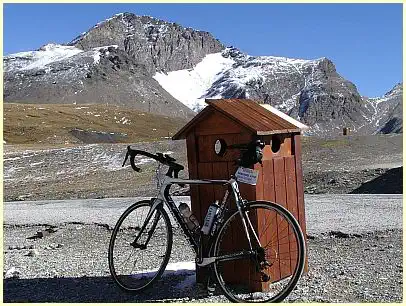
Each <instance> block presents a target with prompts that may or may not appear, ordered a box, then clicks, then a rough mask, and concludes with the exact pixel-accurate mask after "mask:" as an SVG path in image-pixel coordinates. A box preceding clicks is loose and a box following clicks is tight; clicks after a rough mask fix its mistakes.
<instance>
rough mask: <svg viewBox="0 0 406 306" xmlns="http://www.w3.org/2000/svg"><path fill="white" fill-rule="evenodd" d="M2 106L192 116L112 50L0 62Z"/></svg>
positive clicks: (61, 49) (54, 51)
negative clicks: (109, 107)
mask: <svg viewBox="0 0 406 306" xmlns="http://www.w3.org/2000/svg"><path fill="white" fill-rule="evenodd" d="M4 64H5V65H4V67H5V73H4V101H5V102H17V103H53V104H58V103H69V104H72V103H74V104H83V103H98V104H114V105H121V106H125V107H130V108H136V109H139V110H142V111H148V112H152V113H156V114H166V115H170V116H173V117H176V116H180V117H191V116H193V114H194V113H193V112H192V111H191V110H190V109H188V108H187V107H185V106H184V105H183V104H182V103H180V102H179V101H177V100H176V99H174V98H173V97H172V96H171V95H170V94H168V93H167V92H166V91H165V90H163V89H162V87H161V86H160V85H159V84H158V82H156V81H155V80H154V79H152V78H151V76H150V74H149V73H148V71H147V69H146V68H145V66H144V65H143V64H141V63H139V62H136V61H135V60H134V59H133V58H131V57H130V56H129V55H128V54H127V53H126V52H125V51H123V50H120V49H118V48H117V46H105V47H100V48H93V49H92V50H89V51H83V50H81V49H78V48H76V47H70V46H61V45H54V44H49V45H46V46H43V47H42V48H41V49H40V50H38V51H30V52H21V53H17V54H13V55H9V56H6V57H5V58H4Z"/></svg>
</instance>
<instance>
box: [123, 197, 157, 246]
mask: <svg viewBox="0 0 406 306" xmlns="http://www.w3.org/2000/svg"><path fill="white" fill-rule="evenodd" d="M152 201H153V202H152ZM151 202H152V205H151V208H150V209H149V212H148V215H147V217H146V219H145V221H144V224H143V225H142V227H141V229H140V231H139V233H138V234H137V236H136V237H135V239H134V241H133V242H131V243H130V245H131V246H133V247H134V248H140V249H141V250H145V249H146V248H147V245H148V242H149V241H150V240H151V237H152V234H153V233H154V232H155V229H156V226H157V225H158V221H159V219H160V217H161V213H160V211H159V209H157V208H158V206H159V205H160V204H162V202H161V201H159V200H158V199H153V200H151ZM154 212H156V214H155V216H154ZM152 216H154V221H153V223H152V226H151V229H150V230H149V231H148V232H147V234H148V236H147V239H146V240H145V242H144V243H143V244H141V243H138V240H139V239H140V237H141V235H142V234H143V232H144V231H145V229H146V227H147V224H148V223H149V221H150V220H151V218H152Z"/></svg>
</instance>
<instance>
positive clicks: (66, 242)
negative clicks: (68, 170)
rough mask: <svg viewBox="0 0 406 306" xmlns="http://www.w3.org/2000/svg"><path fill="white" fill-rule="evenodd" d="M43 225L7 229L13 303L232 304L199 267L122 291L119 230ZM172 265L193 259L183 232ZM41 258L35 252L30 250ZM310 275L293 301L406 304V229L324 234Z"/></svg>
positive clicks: (314, 247) (8, 294) (312, 255)
mask: <svg viewBox="0 0 406 306" xmlns="http://www.w3.org/2000/svg"><path fill="white" fill-rule="evenodd" d="M42 229H43V227H41V226H38V227H31V226H30V227H25V226H6V227H5V228H4V235H5V241H4V245H5V257H4V269H5V271H8V270H9V269H11V267H15V268H16V269H17V270H18V271H19V272H20V276H19V278H15V279H13V278H7V279H5V280H4V287H3V288H4V301H5V302H150V301H178V302H192V301H194V302H225V301H227V300H226V299H225V298H224V296H221V295H217V293H216V294H215V295H211V296H208V295H207V294H206V293H205V291H204V290H202V287H201V286H198V285H197V284H196V282H195V273H194V271H193V270H184V271H181V273H179V271H177V273H174V272H173V273H170V272H169V273H167V274H166V275H165V276H164V277H163V278H162V280H160V281H159V282H157V283H156V284H155V285H154V286H153V287H152V288H151V289H149V290H148V291H146V292H143V293H141V294H138V295H129V294H126V293H124V292H122V291H121V290H120V289H119V288H118V287H117V286H116V285H115V284H114V283H113V281H112V279H111V277H110V275H109V270H108V264H107V253H106V249H107V245H108V241H109V237H110V234H111V231H110V230H108V229H106V228H103V227H100V226H95V225H80V224H66V225H63V226H60V227H58V231H57V232H56V233H54V234H51V235H50V236H48V237H45V238H42V239H38V240H36V241H28V240H27V239H26V237H29V236H32V235H33V234H35V232H36V231H39V230H42ZM175 237H176V239H175V242H174V248H173V253H172V258H171V262H184V261H193V260H194V255H193V253H192V250H191V249H190V248H187V247H185V245H186V244H187V242H186V241H185V240H184V238H183V237H182V236H181V235H175ZM34 250H35V255H33V256H28V255H27V254H29V253H30V252H31V253H33V252H34ZM308 253H309V272H308V273H307V275H305V276H303V277H302V279H301V280H300V281H299V284H298V286H297V288H296V289H295V290H294V291H293V292H292V293H291V295H290V296H289V297H288V299H287V301H294V302H401V301H402V293H403V291H402V287H403V285H402V284H403V283H402V279H403V276H402V270H403V266H402V231H401V230H387V231H383V232H374V233H368V234H362V235H357V237H347V238H338V237H336V236H333V235H320V236H317V237H314V238H312V239H310V240H309V241H308Z"/></svg>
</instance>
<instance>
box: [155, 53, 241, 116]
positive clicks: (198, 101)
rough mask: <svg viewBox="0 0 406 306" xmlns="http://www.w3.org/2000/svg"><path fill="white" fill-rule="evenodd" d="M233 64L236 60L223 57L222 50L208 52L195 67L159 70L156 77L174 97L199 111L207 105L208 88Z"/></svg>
mask: <svg viewBox="0 0 406 306" xmlns="http://www.w3.org/2000/svg"><path fill="white" fill-rule="evenodd" d="M233 64H234V60H232V59H230V58H225V57H223V56H222V54H221V52H220V53H214V54H208V55H206V56H205V57H204V59H203V60H202V61H201V62H200V63H198V64H197V65H196V66H195V67H194V68H193V69H183V70H177V71H171V72H169V73H165V72H159V73H156V74H155V76H154V79H155V80H157V81H158V83H159V84H160V85H161V86H162V87H163V88H164V89H165V90H166V91H167V92H169V93H170V94H171V95H172V96H173V97H174V98H176V99H178V100H179V101H181V102H182V103H183V104H185V105H186V106H188V107H189V108H190V109H193V110H194V111H198V110H199V109H201V108H203V107H204V106H205V105H206V104H205V103H204V98H205V94H206V92H207V90H208V89H209V88H210V87H211V86H212V84H213V83H214V82H215V81H217V79H218V78H220V77H221V76H222V75H223V73H224V71H227V70H229V69H230V68H232V66H233Z"/></svg>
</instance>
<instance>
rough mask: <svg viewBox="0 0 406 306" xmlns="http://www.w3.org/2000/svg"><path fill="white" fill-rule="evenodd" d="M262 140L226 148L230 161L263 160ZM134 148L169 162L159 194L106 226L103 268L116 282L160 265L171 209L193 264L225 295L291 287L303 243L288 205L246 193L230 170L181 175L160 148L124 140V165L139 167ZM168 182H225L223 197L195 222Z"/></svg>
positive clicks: (129, 283) (244, 296) (267, 295)
mask: <svg viewBox="0 0 406 306" xmlns="http://www.w3.org/2000/svg"><path fill="white" fill-rule="evenodd" d="M263 147H264V144H263V143H261V142H260V141H253V142H251V143H249V144H247V145H235V146H234V147H233V146H229V147H228V148H234V149H235V148H238V149H240V150H241V152H243V154H242V158H240V159H238V160H237V161H236V163H237V165H238V166H240V167H249V166H250V165H253V164H255V163H257V162H261V159H262V151H261V150H262V149H263ZM137 155H143V156H146V157H149V158H152V159H154V160H156V161H158V162H159V163H160V164H163V165H166V166H168V167H169V168H168V171H167V173H166V175H165V176H164V178H163V180H162V182H161V186H160V188H159V193H158V196H157V197H155V198H151V199H150V200H143V201H139V202H137V203H135V204H133V205H131V206H130V207H129V208H128V209H127V210H126V211H125V212H124V213H123V214H122V215H121V217H120V218H119V220H118V222H117V224H116V226H115V227H114V230H113V232H112V235H111V239H110V244H109V251H108V260H109V269H110V272H111V275H112V277H113V279H114V281H115V282H116V283H117V285H118V286H119V287H120V288H121V289H123V290H125V291H129V292H135V293H136V292H140V291H141V290H144V289H147V288H148V287H150V286H151V285H152V284H153V283H154V281H156V280H157V279H159V278H160V277H161V275H162V274H163V272H164V271H165V268H166V266H167V264H168V261H169V259H170V255H171V250H172V241H173V231H174V229H173V225H172V224H171V220H170V218H169V216H168V213H167V211H169V212H170V213H171V214H172V215H173V218H174V220H176V222H177V223H178V225H179V226H180V229H181V230H182V231H183V233H184V234H185V236H186V237H187V238H188V241H189V242H190V245H191V247H192V248H193V250H194V252H195V254H196V265H197V266H198V267H209V270H210V273H209V274H210V275H209V277H208V282H212V281H213V280H212V279H213V278H214V279H215V280H216V281H217V284H218V286H219V288H220V289H221V291H222V293H224V295H225V296H226V297H227V298H228V299H229V300H230V301H232V302H280V301H282V300H284V299H285V298H286V297H287V296H288V295H289V293H290V292H291V291H292V290H293V289H294V288H295V286H296V284H297V282H298V280H299V278H300V276H301V275H302V272H303V269H304V264H305V256H306V254H305V252H306V251H305V243H304V238H303V233H302V231H301V229H300V226H299V224H298V222H297V221H296V219H295V218H294V216H293V215H292V214H291V213H290V212H289V211H288V210H287V209H285V208H284V207H283V206H281V205H278V204H276V203H273V202H269V201H246V200H244V199H243V198H242V196H241V194H240V191H239V185H238V184H239V182H238V180H237V177H236V176H234V175H231V178H230V179H228V180H213V179H196V180H195V179H180V178H179V177H178V175H179V172H180V171H182V170H183V169H184V167H183V166H182V165H180V164H177V163H176V162H175V161H176V160H175V159H174V158H172V157H170V156H169V155H166V154H162V153H157V154H152V153H149V152H145V151H140V150H135V149H132V148H131V146H128V148H127V153H126V156H125V159H124V163H123V166H124V165H125V163H126V161H127V159H128V157H130V163H131V166H132V168H133V169H134V170H135V171H137V172H138V171H140V170H141V169H140V168H138V167H137V166H136V165H135V157H136V156H137ZM173 184H177V185H180V186H184V185H185V184H189V185H192V184H198V185H205V184H216V185H218V184H220V185H225V186H227V190H226V191H225V195H224V197H223V199H222V201H221V203H219V202H218V201H216V202H215V203H213V204H212V205H210V206H209V209H208V212H207V215H206V217H205V219H204V222H203V224H202V225H200V224H198V222H197V220H196V218H194V215H193V214H190V211H189V213H187V208H186V210H184V207H181V205H182V204H181V205H180V206H179V207H177V206H176V204H175V202H174V200H173V199H172V197H171V195H170V191H169V190H170V188H171V186H172V185H173ZM230 194H231V195H232V197H230ZM229 198H232V199H233V201H231V199H230V201H229ZM232 202H234V204H235V205H231V203H232ZM183 205H184V204H183ZM165 207H166V209H165ZM185 211H186V213H185ZM212 283H213V282H212ZM214 284H215V283H214Z"/></svg>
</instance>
